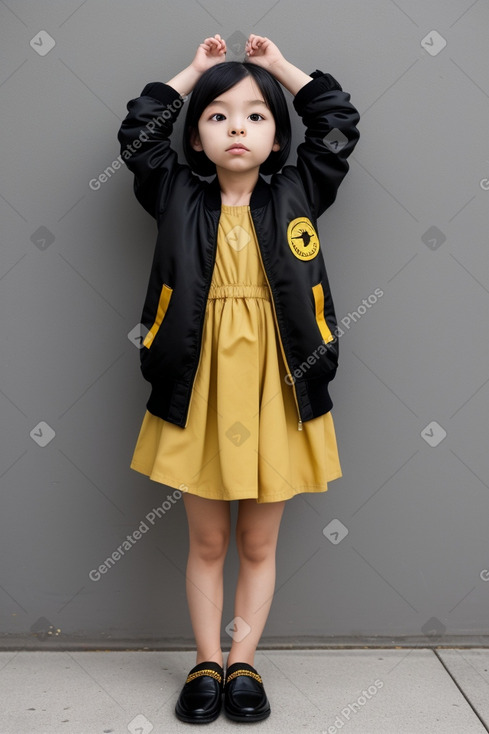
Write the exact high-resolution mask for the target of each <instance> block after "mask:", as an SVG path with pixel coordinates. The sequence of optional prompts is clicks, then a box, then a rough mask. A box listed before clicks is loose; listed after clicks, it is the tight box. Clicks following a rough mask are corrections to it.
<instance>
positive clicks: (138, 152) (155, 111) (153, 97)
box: [117, 34, 226, 219]
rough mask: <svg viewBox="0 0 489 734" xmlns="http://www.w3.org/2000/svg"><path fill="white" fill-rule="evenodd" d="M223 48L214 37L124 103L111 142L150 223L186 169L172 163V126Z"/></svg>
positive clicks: (175, 159)
mask: <svg viewBox="0 0 489 734" xmlns="http://www.w3.org/2000/svg"><path fill="white" fill-rule="evenodd" d="M225 53H226V44H225V41H223V40H222V39H221V38H220V36H219V35H218V34H216V36H215V37H214V38H206V40H205V41H204V42H203V43H201V44H200V46H199V47H198V49H197V53H196V54H195V58H194V60H193V61H192V63H191V64H190V65H189V66H188V67H187V68H186V69H183V71H181V72H180V73H179V74H177V75H176V76H174V77H173V78H172V79H170V81H169V82H168V83H166V84H165V83H163V82H151V83H150V84H147V85H146V86H145V87H144V89H143V91H142V92H141V95H140V96H139V97H136V98H135V99H131V100H130V101H129V102H128V104H127V110H128V114H127V115H126V117H125V119H124V120H123V121H122V124H121V126H120V129H119V132H118V134H117V138H118V140H119V143H120V146H121V155H122V158H123V159H124V162H125V163H126V165H127V167H128V168H129V170H130V171H131V172H132V173H133V174H134V193H135V196H136V198H137V200H138V201H139V203H140V204H141V205H142V206H143V207H144V208H145V209H146V211H147V212H148V213H149V214H151V215H152V216H153V217H155V218H156V219H157V218H158V212H159V210H161V209H163V208H164V206H165V201H166V200H167V196H168V195H169V192H170V191H171V189H172V183H173V180H174V176H175V175H176V173H177V171H178V170H180V171H183V170H184V169H186V171H187V174H188V175H189V176H190V175H191V173H190V171H189V170H188V166H184V165H183V164H179V163H178V156H177V154H176V152H175V151H174V150H173V149H172V147H171V145H170V135H171V132H172V129H173V124H174V122H175V120H176V118H177V116H178V114H179V112H180V110H181V107H182V105H183V100H182V98H183V97H185V96H186V95H187V94H189V93H190V92H191V91H192V89H193V87H194V86H195V83H196V81H197V79H198V78H199V77H200V75H201V74H202V73H203V72H204V71H205V70H206V69H208V68H209V67H210V66H213V65H214V64H216V63H220V62H221V61H224V55H225Z"/></svg>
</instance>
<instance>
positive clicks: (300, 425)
mask: <svg viewBox="0 0 489 734" xmlns="http://www.w3.org/2000/svg"><path fill="white" fill-rule="evenodd" d="M297 430H298V431H302V421H299V423H298V424H297Z"/></svg>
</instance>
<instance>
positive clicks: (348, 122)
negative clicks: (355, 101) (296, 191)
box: [293, 69, 360, 217]
mask: <svg viewBox="0 0 489 734" xmlns="http://www.w3.org/2000/svg"><path fill="white" fill-rule="evenodd" d="M311 77H312V79H311V81H310V82H307V83H306V84H305V85H304V86H303V87H302V88H301V89H299V91H298V92H297V94H296V95H295V97H294V100H293V105H294V108H295V110H296V111H297V113H298V114H299V115H300V116H301V117H302V121H303V123H304V125H305V126H306V132H305V140H304V142H303V143H301V144H300V145H299V146H298V148H297V164H296V167H297V170H298V172H299V175H300V178H301V180H302V184H303V186H304V187H305V190H306V193H307V196H308V198H309V201H310V202H311V205H312V207H313V209H314V210H315V212H316V217H319V216H320V215H321V214H322V213H323V212H324V211H325V210H326V209H327V208H328V207H329V206H331V204H332V203H333V202H334V200H335V199H336V194H337V191H338V188H339V186H340V184H341V182H342V181H343V179H344V177H345V176H346V174H347V173H348V170H349V164H348V162H347V160H346V159H347V158H348V156H349V155H350V153H352V151H353V149H354V148H355V145H356V144H357V142H358V140H359V138H360V133H359V131H358V130H357V128H356V127H355V125H356V124H357V122H358V121H359V120H360V115H359V113H358V111H357V110H356V108H355V107H354V106H353V105H352V104H351V103H350V95H349V94H348V92H344V91H343V90H342V88H341V86H340V84H339V82H337V81H336V79H335V78H334V77H333V76H331V74H325V73H323V72H322V71H319V70H318V69H316V71H314V72H313V73H312V74H311Z"/></svg>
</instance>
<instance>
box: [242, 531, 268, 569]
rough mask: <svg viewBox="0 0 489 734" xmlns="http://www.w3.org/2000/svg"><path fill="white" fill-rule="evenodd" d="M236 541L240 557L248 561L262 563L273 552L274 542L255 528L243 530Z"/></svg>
mask: <svg viewBox="0 0 489 734" xmlns="http://www.w3.org/2000/svg"><path fill="white" fill-rule="evenodd" d="M236 543H237V546H238V552H239V555H240V558H241V559H242V560H246V561H248V562H249V563H263V562H264V561H266V560H268V559H270V556H271V555H274V554H275V542H274V541H273V540H272V539H271V538H270V536H269V535H267V534H265V533H262V532H259V531H256V530H245V531H243V532H242V533H240V535H239V537H238V538H237V539H236Z"/></svg>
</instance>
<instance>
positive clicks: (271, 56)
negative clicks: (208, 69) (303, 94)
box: [246, 34, 312, 97]
mask: <svg viewBox="0 0 489 734" xmlns="http://www.w3.org/2000/svg"><path fill="white" fill-rule="evenodd" d="M246 55H247V57H248V59H247V61H249V62H250V63H252V64H257V65H258V66H263V68H264V69H266V70H267V71H269V72H270V73H271V74H273V76H274V77H275V79H277V81H279V82H280V84H282V86H284V87H285V88H286V89H288V90H289V92H290V93H291V94H293V95H294V97H295V95H296V94H297V92H298V91H299V89H301V88H302V87H303V86H304V85H305V84H307V83H308V82H310V81H311V79H312V77H310V76H309V75H308V74H306V73H305V72H303V71H301V69H298V68H297V66H294V64H291V63H290V61H287V60H286V59H285V58H284V56H283V55H282V53H281V52H280V51H279V50H278V48H277V46H276V45H275V44H274V43H273V42H272V41H271V40H270V39H269V38H265V37H264V36H255V35H254V34H251V35H250V37H249V38H248V41H247V43H246Z"/></svg>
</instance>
